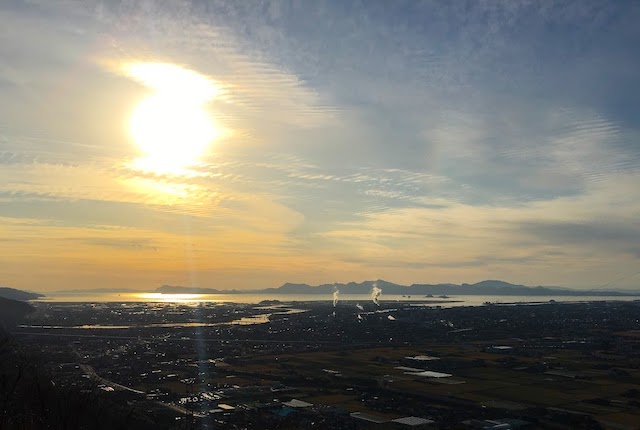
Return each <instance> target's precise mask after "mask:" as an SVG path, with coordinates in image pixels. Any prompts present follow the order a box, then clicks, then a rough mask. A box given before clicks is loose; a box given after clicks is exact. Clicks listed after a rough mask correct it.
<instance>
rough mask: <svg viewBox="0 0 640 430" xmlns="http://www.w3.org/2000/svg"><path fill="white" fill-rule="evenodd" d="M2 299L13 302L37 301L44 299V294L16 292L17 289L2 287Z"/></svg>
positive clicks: (0, 293)
mask: <svg viewBox="0 0 640 430" xmlns="http://www.w3.org/2000/svg"><path fill="white" fill-rule="evenodd" d="M0 297H4V298H5V299H11V300H20V301H27V300H35V299H39V298H41V297H44V294H38V293H30V292H28V291H22V290H16V289H15V288H8V287H0Z"/></svg>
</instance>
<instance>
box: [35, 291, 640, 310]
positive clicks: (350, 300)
mask: <svg viewBox="0 0 640 430" xmlns="http://www.w3.org/2000/svg"><path fill="white" fill-rule="evenodd" d="M265 300H278V301H280V302H283V303H285V302H296V301H298V302H327V303H330V302H332V297H330V296H327V295H324V294H155V293H111V294H83V295H51V296H47V297H45V298H43V299H41V300H39V301H43V302H74V303H81V302H87V303H96V302H101V303H102V302H105V303H106V302H166V303H199V302H219V303H245V304H258V303H260V302H262V301H265ZM551 300H554V301H556V302H590V301H611V300H618V301H633V300H640V297H638V296H534V295H529V296H494V295H458V296H448V298H441V297H437V296H434V297H425V296H424V295H404V296H403V295H400V294H390V295H384V293H383V295H382V297H381V300H380V303H381V305H385V304H393V303H398V302H405V303H406V302H411V303H416V304H424V305H426V306H442V307H456V306H480V305H483V304H484V303H486V302H490V303H492V304H509V303H516V304H526V303H540V302H542V303H547V302H549V301H551ZM370 301H371V297H370V295H368V294H341V295H340V302H339V303H338V304H337V308H340V307H344V306H355V303H368V302H370Z"/></svg>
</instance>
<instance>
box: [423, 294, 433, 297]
mask: <svg viewBox="0 0 640 430" xmlns="http://www.w3.org/2000/svg"><path fill="white" fill-rule="evenodd" d="M425 297H433V294H427V295H426V296H425Z"/></svg>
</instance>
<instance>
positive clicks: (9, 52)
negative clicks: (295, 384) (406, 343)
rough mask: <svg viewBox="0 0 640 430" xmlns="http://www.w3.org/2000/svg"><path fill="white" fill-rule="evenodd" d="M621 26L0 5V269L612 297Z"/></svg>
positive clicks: (426, 15)
mask: <svg viewBox="0 0 640 430" xmlns="http://www.w3.org/2000/svg"><path fill="white" fill-rule="evenodd" d="M638 22H640V4H639V3H638V2H631V1H629V2H626V1H622V0H621V1H616V2H603V1H587V0H584V1H557V2H554V1H544V2H540V1H520V0H510V1H504V2H501V1H489V0H488V1H462V0H454V1H417V0H416V1H393V2H390V1H382V0H380V1H376V0H371V1H349V2H347V1H341V0H335V1H314V2H308V1H272V2H271V1H246V2H236V1H221V0H212V1H204V0H202V1H192V2H189V1H149V0H142V1H138V0H135V1H134V0H129V1H127V0H123V1H102V2H98V1H91V0H88V1H71V0H69V1H66V0H65V1H57V0H29V1H18V0H9V1H3V2H0V100H1V102H0V285H4V286H9V287H14V288H20V289H28V290H32V291H40V292H45V293H46V292H47V291H52V290H59V289H93V288H132V289H139V290H146V291H148V290H152V289H154V288H156V287H158V286H160V285H163V284H171V285H189V286H197V287H208V288H220V289H224V288H251V289H253V288H267V287H275V286H278V285H280V284H282V283H284V282H305V283H309V284H319V283H333V282H349V281H358V282H360V281H363V280H367V279H369V280H373V279H385V280H388V281H392V282H396V283H400V284H411V283H440V282H443V283H444V282H452V283H462V282H469V283H473V282H477V281H480V280H483V279H502V280H505V281H509V282H513V283H522V284H526V285H552V286H562V287H569V288H577V289H597V288H601V287H602V286H603V285H606V284H609V283H612V284H611V288H638V287H640V275H634V273H635V272H636V271H637V270H638V268H640V101H639V97H640V85H638V83H637V81H638V76H640V51H638V46H640V26H638V25H637V23H638ZM625 277H626V279H622V280H619V281H618V279H620V278H625Z"/></svg>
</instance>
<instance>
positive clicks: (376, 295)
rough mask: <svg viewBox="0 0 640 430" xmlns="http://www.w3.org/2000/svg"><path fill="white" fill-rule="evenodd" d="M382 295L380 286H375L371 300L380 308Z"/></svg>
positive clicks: (375, 284)
mask: <svg viewBox="0 0 640 430" xmlns="http://www.w3.org/2000/svg"><path fill="white" fill-rule="evenodd" d="M380 294H382V289H380V288H378V284H377V283H374V284H373V289H372V290H371V300H373V303H375V304H376V306H380Z"/></svg>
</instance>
